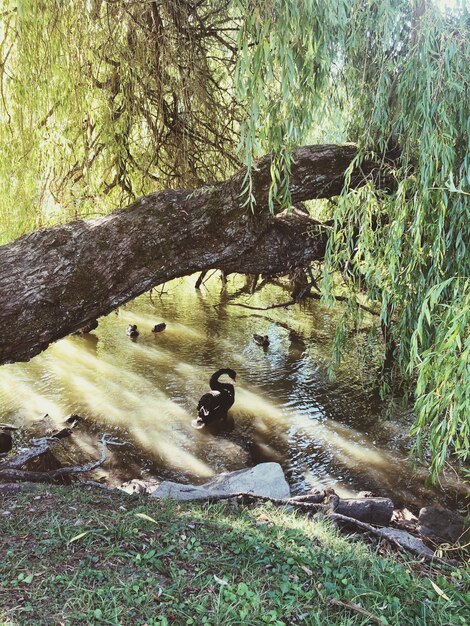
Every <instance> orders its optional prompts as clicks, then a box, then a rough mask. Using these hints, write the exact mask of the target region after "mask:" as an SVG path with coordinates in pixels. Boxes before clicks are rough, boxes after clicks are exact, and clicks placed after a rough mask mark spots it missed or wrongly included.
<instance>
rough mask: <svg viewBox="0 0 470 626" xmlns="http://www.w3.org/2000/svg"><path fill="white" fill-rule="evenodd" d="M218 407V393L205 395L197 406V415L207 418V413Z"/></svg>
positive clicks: (213, 392) (211, 392)
mask: <svg viewBox="0 0 470 626" xmlns="http://www.w3.org/2000/svg"><path fill="white" fill-rule="evenodd" d="M219 407H220V391H210V392H209V393H205V394H204V395H203V396H202V398H201V399H200V400H199V403H198V405H197V412H198V415H200V416H201V417H207V416H208V415H209V413H211V412H212V411H215V410H217V409H218V408H219Z"/></svg>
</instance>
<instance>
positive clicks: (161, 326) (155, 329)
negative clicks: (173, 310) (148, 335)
mask: <svg viewBox="0 0 470 626" xmlns="http://www.w3.org/2000/svg"><path fill="white" fill-rule="evenodd" d="M165 328H166V324H165V322H161V324H155V326H154V327H153V328H152V333H161V332H162V330H165Z"/></svg>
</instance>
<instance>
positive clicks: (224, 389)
mask: <svg viewBox="0 0 470 626" xmlns="http://www.w3.org/2000/svg"><path fill="white" fill-rule="evenodd" d="M223 374H227V376H229V378H231V379H232V380H233V382H235V381H236V378H237V373H236V372H235V371H234V370H232V369H230V368H223V369H220V370H217V371H216V372H214V374H212V376H211V378H210V380H209V387H210V388H211V391H209V393H205V394H204V395H203V396H202V398H201V399H200V400H199V403H198V405H197V419H196V420H194V422H193V425H194V426H195V428H204V426H206V425H207V424H211V423H212V422H216V421H219V420H224V419H226V418H227V411H228V410H229V408H230V407H231V406H232V405H233V403H234V402H235V388H234V386H233V385H231V384H230V383H221V382H219V377H220V376H222V375H223Z"/></svg>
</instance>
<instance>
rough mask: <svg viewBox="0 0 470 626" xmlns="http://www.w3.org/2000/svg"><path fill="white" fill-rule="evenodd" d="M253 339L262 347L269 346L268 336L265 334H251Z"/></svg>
mask: <svg viewBox="0 0 470 626" xmlns="http://www.w3.org/2000/svg"><path fill="white" fill-rule="evenodd" d="M253 339H254V340H255V342H256V343H257V344H258V345H259V346H262V347H263V348H267V347H268V346H269V337H268V336H267V335H253Z"/></svg>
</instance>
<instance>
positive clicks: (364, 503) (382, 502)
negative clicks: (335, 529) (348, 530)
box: [335, 497, 394, 526]
mask: <svg viewBox="0 0 470 626" xmlns="http://www.w3.org/2000/svg"><path fill="white" fill-rule="evenodd" d="M393 507H394V505H393V502H392V501H391V500H390V499H389V498H374V497H367V498H351V499H348V498H345V499H344V500H343V499H342V498H341V499H340V501H339V502H338V504H337V506H336V508H335V512H336V513H341V515H347V516H348V517H353V518H354V519H357V520H359V521H361V522H366V523H367V524H377V525H379V526H387V525H388V524H389V523H390V520H391V519H392V514H393Z"/></svg>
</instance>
